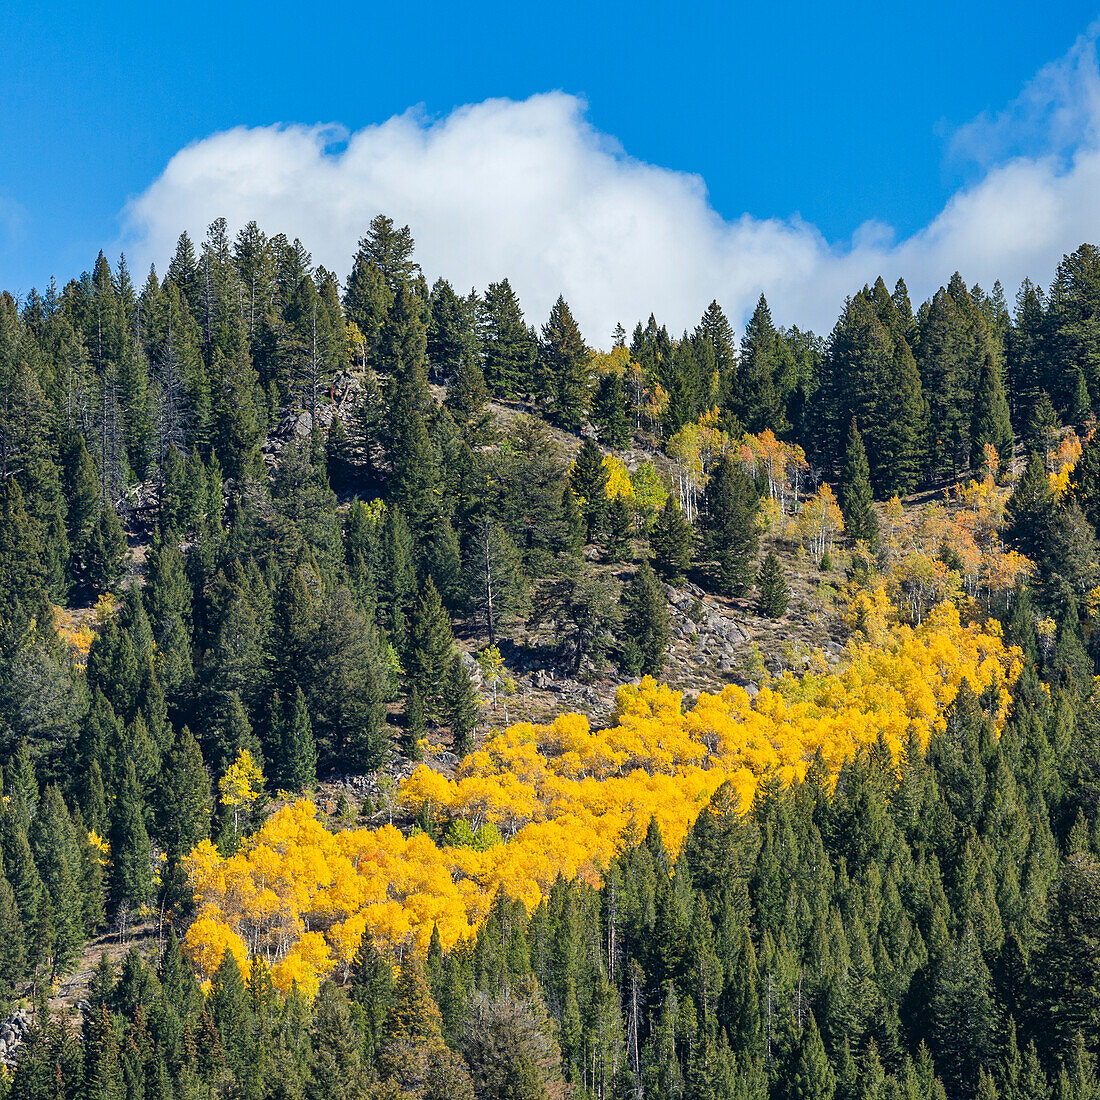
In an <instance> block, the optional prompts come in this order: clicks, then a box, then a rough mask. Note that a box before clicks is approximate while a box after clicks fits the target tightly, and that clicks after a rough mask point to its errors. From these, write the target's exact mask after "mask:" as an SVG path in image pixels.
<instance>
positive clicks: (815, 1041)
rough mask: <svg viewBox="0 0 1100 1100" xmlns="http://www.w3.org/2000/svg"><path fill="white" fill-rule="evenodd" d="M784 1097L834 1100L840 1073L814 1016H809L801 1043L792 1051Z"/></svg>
mask: <svg viewBox="0 0 1100 1100" xmlns="http://www.w3.org/2000/svg"><path fill="white" fill-rule="evenodd" d="M782 1076H783V1082H782V1086H781V1089H782V1092H781V1094H782V1095H783V1096H784V1097H786V1098H788V1100H833V1096H834V1095H835V1093H836V1074H835V1073H834V1072H833V1067H832V1066H831V1065H830V1063H829V1058H828V1055H827V1054H826V1053H825V1044H824V1043H823V1042H822V1041H821V1032H820V1031H818V1028H817V1021H816V1020H815V1019H814V1014H813V1013H812V1012H811V1013H809V1015H808V1017H807V1019H806V1022H805V1024H803V1026H802V1032H801V1034H800V1035H799V1037H798V1043H797V1046H796V1047H795V1049H794V1050H793V1051H792V1057H791V1059H790V1068H789V1070H788V1071H787V1072H786V1073H784V1074H783V1075H782Z"/></svg>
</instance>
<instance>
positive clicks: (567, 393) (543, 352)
mask: <svg viewBox="0 0 1100 1100" xmlns="http://www.w3.org/2000/svg"><path fill="white" fill-rule="evenodd" d="M589 373H590V370H589V363H588V348H587V347H586V346H585V343H584V337H582V336H581V332H580V329H579V328H578V327H577V322H576V321H575V320H574V319H573V314H572V313H571V312H570V310H569V306H568V305H566V302H565V299H564V298H563V297H561V296H560V295H559V297H558V300H557V301H556V302H555V303H554V306H553V308H552V309H551V310H550V317H549V319H548V320H547V322H546V324H545V325H543V327H542V342H541V344H540V348H539V374H540V391H541V396H542V398H543V400H544V401H545V402H546V404H547V408H548V411H549V413H550V418H551V420H553V421H554V422H555V423H556V424H559V425H560V426H561V427H563V428H566V429H568V430H569V431H579V430H580V428H581V426H582V425H583V424H584V422H585V420H586V418H587V416H588V401H589V392H588V385H589Z"/></svg>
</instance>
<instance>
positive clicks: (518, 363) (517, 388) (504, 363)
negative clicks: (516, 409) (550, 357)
mask: <svg viewBox="0 0 1100 1100" xmlns="http://www.w3.org/2000/svg"><path fill="white" fill-rule="evenodd" d="M478 335H479V343H480V348H481V359H482V363H483V369H484V372H485V381H486V382H487V383H488V385H489V387H490V389H491V390H492V391H493V393H494V394H497V395H499V396H501V397H517V396H518V395H519V394H520V393H522V392H524V391H528V392H529V391H530V390H531V389H532V381H533V378H532V372H533V370H534V366H535V361H536V357H537V354H538V342H537V341H536V339H535V337H534V335H533V330H530V331H529V330H528V328H527V325H526V324H525V323H524V320H523V311H522V310H521V309H520V305H519V299H518V298H517V297H516V295H515V291H513V290H512V287H511V285H510V284H509V282H508V280H507V279H503V280H501V282H499V283H490V284H489V288H488V290H486V292H485V298H484V300H483V302H482V306H481V311H480V317H479V320H478Z"/></svg>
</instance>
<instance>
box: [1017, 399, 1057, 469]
mask: <svg viewBox="0 0 1100 1100" xmlns="http://www.w3.org/2000/svg"><path fill="white" fill-rule="evenodd" d="M1058 433H1059V423H1058V414H1057V413H1056V412H1055V411H1054V404H1053V403H1052V402H1051V400H1050V395H1049V394H1048V393H1047V392H1046V390H1042V391H1041V392H1040V393H1039V396H1038V398H1037V399H1036V401H1035V404H1034V405H1033V406H1032V408H1031V414H1030V416H1029V417H1028V421H1027V425H1026V426H1025V428H1024V442H1025V443H1026V444H1027V448H1028V450H1029V451H1038V453H1039V454H1040V455H1042V457H1043V463H1044V464H1049V462H1050V456H1051V455H1052V454H1053V453H1054V451H1055V450H1056V449H1057V447H1058Z"/></svg>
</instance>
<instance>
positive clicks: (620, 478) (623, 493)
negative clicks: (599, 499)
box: [603, 455, 634, 502]
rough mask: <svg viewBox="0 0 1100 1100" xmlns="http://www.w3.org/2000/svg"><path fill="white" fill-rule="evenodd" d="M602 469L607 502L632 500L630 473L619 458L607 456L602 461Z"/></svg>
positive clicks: (632, 488)
mask: <svg viewBox="0 0 1100 1100" xmlns="http://www.w3.org/2000/svg"><path fill="white" fill-rule="evenodd" d="M603 468H604V470H605V471H606V472H607V488H606V490H605V494H606V496H607V499H608V500H614V499H615V498H616V497H622V498H623V499H624V500H625V501H627V502H630V501H633V500H634V486H633V484H632V483H631V481H630V471H629V470H628V469H627V468H626V463H625V462H623V460H622V459H621V458H616V457H615V456H614V455H607V456H605V458H604V460H603Z"/></svg>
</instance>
